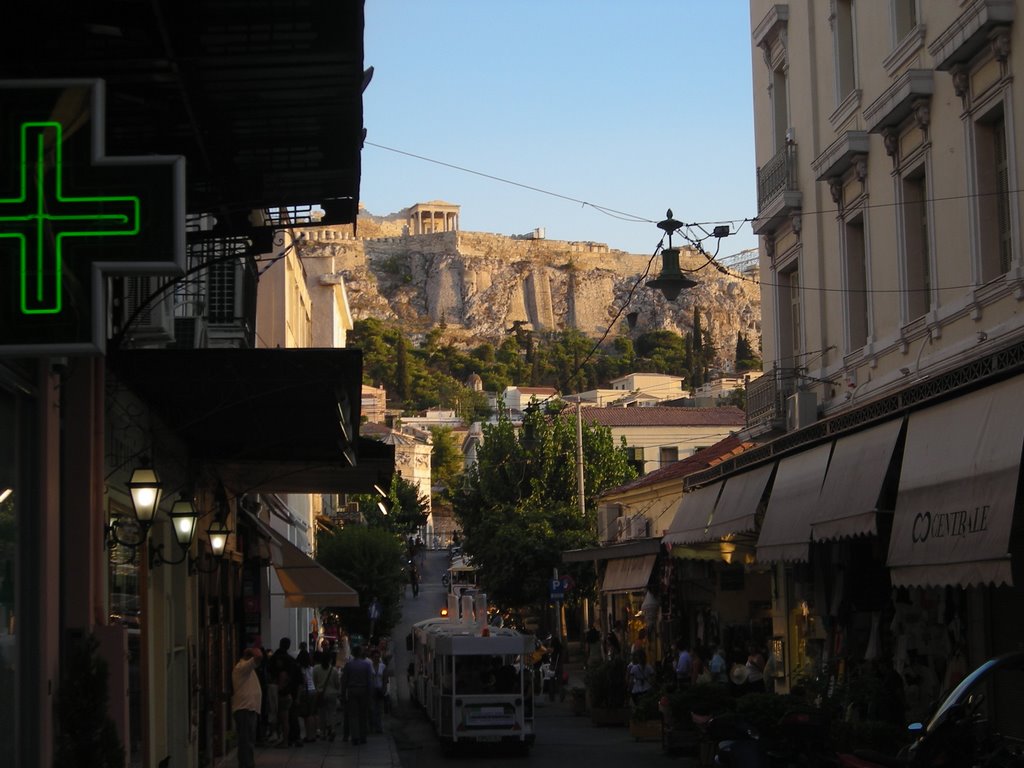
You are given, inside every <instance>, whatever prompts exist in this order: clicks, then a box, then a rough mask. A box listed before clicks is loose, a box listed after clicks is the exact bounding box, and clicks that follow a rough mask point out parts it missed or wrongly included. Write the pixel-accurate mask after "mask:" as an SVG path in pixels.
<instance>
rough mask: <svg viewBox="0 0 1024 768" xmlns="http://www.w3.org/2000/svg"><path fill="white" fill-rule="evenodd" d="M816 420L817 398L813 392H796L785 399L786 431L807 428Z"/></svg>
mask: <svg viewBox="0 0 1024 768" xmlns="http://www.w3.org/2000/svg"><path fill="white" fill-rule="evenodd" d="M817 420H818V396H817V395H816V394H815V393H814V392H797V393H796V394H793V395H790V396H789V397H788V398H786V431H787V432H793V431H794V430H797V429H803V428H804V427H808V426H810V425H811V424H813V423H814V422H816V421H817Z"/></svg>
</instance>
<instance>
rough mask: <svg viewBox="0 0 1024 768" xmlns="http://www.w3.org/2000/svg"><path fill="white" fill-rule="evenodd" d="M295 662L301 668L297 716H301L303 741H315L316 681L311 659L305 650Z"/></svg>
mask: <svg viewBox="0 0 1024 768" xmlns="http://www.w3.org/2000/svg"><path fill="white" fill-rule="evenodd" d="M303 650H305V649H303ZM300 654H301V651H300ZM296 662H297V663H298V664H299V668H300V669H301V670H302V686H301V690H300V692H299V717H301V718H302V730H303V741H304V742H306V743H308V742H311V741H316V730H317V728H316V714H317V706H316V683H315V682H314V681H313V659H312V657H311V656H310V655H309V653H308V652H307V653H306V655H305V656H304V657H302V660H301V661H299V660H298V659H296Z"/></svg>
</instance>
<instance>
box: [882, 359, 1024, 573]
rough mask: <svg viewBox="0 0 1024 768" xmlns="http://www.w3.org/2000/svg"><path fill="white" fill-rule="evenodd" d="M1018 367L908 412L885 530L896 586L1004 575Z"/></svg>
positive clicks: (1018, 411) (1023, 439)
mask: <svg viewBox="0 0 1024 768" xmlns="http://www.w3.org/2000/svg"><path fill="white" fill-rule="evenodd" d="M1022 395H1024V376H1017V377H1015V378H1013V379H1011V380H1009V381H1004V382H1001V383H999V384H994V385H992V386H990V387H986V388H985V389H982V390H979V391H977V392H972V393H970V394H968V395H964V396H962V397H959V398H956V399H955V400H950V401H948V402H945V403H941V404H939V405H935V406H932V407H931V408H927V409H925V410H922V411H918V412H916V413H913V414H911V416H910V421H909V423H908V425H907V441H906V447H905V449H904V452H903V469H902V472H901V475H900V488H899V495H898V496H897V499H896V511H895V513H894V515H893V525H892V536H891V537H890V539H889V557H888V561H887V562H888V565H889V572H890V576H891V578H892V583H893V584H895V585H899V586H945V585H954V586H970V585H972V584H994V585H997V586H998V585H1000V584H1008V585H1012V584H1013V575H1012V573H1011V568H1010V551H1009V549H1010V532H1011V527H1012V525H1013V513H1014V505H1015V501H1016V494H1017V487H1018V484H1019V481H1020V461H1021V450H1022V447H1024V407H1022V404H1021V400H1022Z"/></svg>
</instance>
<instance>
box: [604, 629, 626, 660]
mask: <svg viewBox="0 0 1024 768" xmlns="http://www.w3.org/2000/svg"><path fill="white" fill-rule="evenodd" d="M621 655H622V643H620V642H619V636H618V635H617V634H615V630H614V629H609V630H608V633H607V634H606V635H605V636H604V657H605V658H606V659H609V660H610V659H617V658H619V657H620V656H621Z"/></svg>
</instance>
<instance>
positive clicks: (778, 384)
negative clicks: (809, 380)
mask: <svg viewBox="0 0 1024 768" xmlns="http://www.w3.org/2000/svg"><path fill="white" fill-rule="evenodd" d="M794 392H796V369H794V368H772V370H770V371H766V372H765V374H764V375H763V376H761V377H759V378H757V379H754V380H753V381H752V382H750V383H749V384H747V427H759V426H773V427H777V426H781V425H782V424H784V423H785V420H786V398H787V397H789V396H790V395H792V394H793V393H794Z"/></svg>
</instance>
